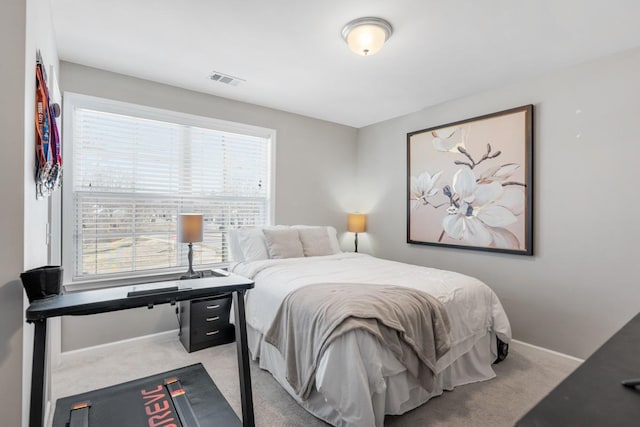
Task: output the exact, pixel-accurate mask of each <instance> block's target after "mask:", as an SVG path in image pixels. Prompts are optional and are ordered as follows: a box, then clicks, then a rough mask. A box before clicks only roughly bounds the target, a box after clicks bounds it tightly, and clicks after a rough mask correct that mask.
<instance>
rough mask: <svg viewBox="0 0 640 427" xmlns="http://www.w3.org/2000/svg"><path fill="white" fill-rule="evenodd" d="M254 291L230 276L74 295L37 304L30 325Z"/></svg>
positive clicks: (30, 313) (29, 311)
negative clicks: (145, 292) (133, 292)
mask: <svg viewBox="0 0 640 427" xmlns="http://www.w3.org/2000/svg"><path fill="white" fill-rule="evenodd" d="M168 287H177V288H178V289H177V290H176V289H174V290H170V291H164V292H162V291H159V292H158V293H153V294H143V295H136V296H130V297H129V296H127V294H128V293H129V292H132V291H141V290H143V291H144V290H149V289H151V290H152V289H160V290H161V289H162V288H168ZM251 288H253V281H251V280H249V279H247V278H245V277H242V276H238V275H236V274H229V275H228V276H225V277H205V278H202V279H191V280H174V281H166V282H155V283H145V284H142V285H133V286H119V287H114V288H108V289H98V290H92V291H82V292H73V293H69V294H62V295H56V296H53V297H50V298H45V299H41V300H36V301H34V302H32V303H31V305H30V306H29V308H27V312H26V319H27V322H33V321H36V320H43V319H46V318H49V317H57V316H79V315H87V314H97V313H105V312H108V311H117V310H124V309H128V308H135V307H147V306H153V305H158V304H167V303H173V302H176V301H185V300H190V299H195V298H204V297H208V296H214V295H218V294H221V293H225V292H232V291H239V290H246V289H251Z"/></svg>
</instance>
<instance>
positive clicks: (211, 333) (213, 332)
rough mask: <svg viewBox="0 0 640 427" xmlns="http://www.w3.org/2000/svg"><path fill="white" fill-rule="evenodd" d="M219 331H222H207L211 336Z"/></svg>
mask: <svg viewBox="0 0 640 427" xmlns="http://www.w3.org/2000/svg"><path fill="white" fill-rule="evenodd" d="M218 332H220V331H211V332H207V336H208V337H209V336H211V335H215V334H217V333H218Z"/></svg>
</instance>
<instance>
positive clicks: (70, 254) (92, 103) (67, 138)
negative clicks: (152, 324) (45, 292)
mask: <svg viewBox="0 0 640 427" xmlns="http://www.w3.org/2000/svg"><path fill="white" fill-rule="evenodd" d="M76 108H88V109H93V110H96V111H100V112H106V113H113V114H122V115H126V116H130V117H139V118H141V119H149V120H158V121H164V122H170V123H175V124H178V125H184V126H195V127H199V128H206V129H211V130H216V131H222V132H230V133H236V134H243V135H248V136H254V137H261V138H265V139H267V140H268V146H267V151H268V165H267V168H268V171H267V176H268V178H269V182H268V189H267V206H268V208H267V221H266V222H267V224H266V225H273V218H274V214H275V178H276V174H275V153H276V150H275V144H276V131H275V129H270V128H264V127H259V126H253V125H248V124H243V123H238V122H231V121H227V120H220V119H215V118H211V117H205V116H198V115H194V114H189V113H183V112H177V111H171V110H166V109H161V108H156V107H149V106H145V105H140V104H134V103H130V102H123V101H116V100H112V99H107V98H100V97H95V96H90V95H84V94H79V93H73V92H65V93H64V97H63V111H64V114H63V117H62V122H63V127H62V128H63V144H62V156H63V159H64V171H63V185H62V203H61V206H60V211H59V214H60V221H59V223H61V225H62V227H61V241H62V266H63V268H64V270H66V271H67V272H68V273H67V274H65V275H64V287H65V290H67V291H77V290H89V289H100V288H107V287H114V286H123V285H129V284H136V283H145V282H150V281H163V280H172V279H177V276H178V275H179V274H182V273H184V270H185V268H184V267H182V266H180V267H175V268H171V267H170V268H163V269H154V270H144V271H141V272H138V273H136V272H135V271H134V272H122V273H112V274H109V277H98V278H89V277H87V278H82V277H74V271H75V265H74V249H75V248H74V230H75V222H76V211H75V209H74V194H73V149H74V148H73V137H74V135H73V126H74V115H75V114H74V111H75V109H76ZM65 184H66V185H65ZM224 264H225V263H222V264H215V265H211V267H220V266H221V265H224Z"/></svg>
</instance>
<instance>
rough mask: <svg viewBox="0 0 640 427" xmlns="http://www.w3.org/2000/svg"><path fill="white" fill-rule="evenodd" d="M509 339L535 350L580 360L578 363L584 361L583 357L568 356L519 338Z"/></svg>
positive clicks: (575, 360)
mask: <svg viewBox="0 0 640 427" xmlns="http://www.w3.org/2000/svg"><path fill="white" fill-rule="evenodd" d="M511 341H512V342H515V343H518V344H520V345H523V346H525V347H530V348H535V349H536V350H540V351H544V352H546V353H550V354H553V355H555V356H560V357H564V358H566V359H569V360H573V361H574V362H580V363H582V362H584V359H580V358H578V357H574V356H570V355H568V354H564V353H560V352H559V351H554V350H549V349H548V348H544V347H540V346H537V345H533V344H529V343H528V342H524V341H520V340H511Z"/></svg>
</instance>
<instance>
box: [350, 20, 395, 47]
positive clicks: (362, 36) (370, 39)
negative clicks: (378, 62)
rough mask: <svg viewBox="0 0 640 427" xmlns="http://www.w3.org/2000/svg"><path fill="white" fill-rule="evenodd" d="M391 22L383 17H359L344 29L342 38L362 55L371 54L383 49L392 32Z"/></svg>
mask: <svg viewBox="0 0 640 427" xmlns="http://www.w3.org/2000/svg"><path fill="white" fill-rule="evenodd" d="M392 33H393V28H392V27H391V24H389V23H388V22H387V21H385V20H384V19H382V18H372V17H368V18H358V19H354V20H353V21H351V22H349V23H348V24H347V25H345V26H344V28H343V29H342V38H343V39H344V41H345V42H347V44H348V45H349V48H350V49H351V50H352V51H353V52H355V53H357V54H358V55H362V56H371V55H373V54H375V53H376V52H378V51H379V50H380V49H382V46H383V45H384V42H386V41H387V40H388V39H389V37H391V34H392Z"/></svg>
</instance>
